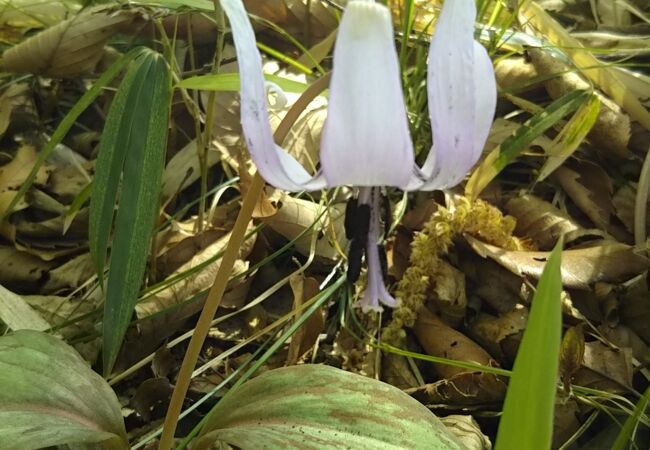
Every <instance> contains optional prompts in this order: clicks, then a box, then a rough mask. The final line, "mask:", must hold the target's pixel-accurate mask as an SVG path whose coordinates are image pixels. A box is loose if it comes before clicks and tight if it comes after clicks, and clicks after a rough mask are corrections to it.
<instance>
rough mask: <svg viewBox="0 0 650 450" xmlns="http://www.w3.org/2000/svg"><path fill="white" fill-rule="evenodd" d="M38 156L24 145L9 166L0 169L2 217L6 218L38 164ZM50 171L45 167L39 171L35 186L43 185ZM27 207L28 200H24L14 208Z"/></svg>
mask: <svg viewBox="0 0 650 450" xmlns="http://www.w3.org/2000/svg"><path fill="white" fill-rule="evenodd" d="M37 158H38V155H37V154H36V150H35V149H34V147H32V146H31V145H23V146H22V147H20V148H19V149H18V152H17V153H16V156H14V159H12V160H11V162H10V163H9V164H5V165H4V166H2V167H0V217H2V216H4V214H5V213H6V211H7V208H8V207H9V205H10V204H11V201H12V200H13V199H14V197H15V196H16V192H17V191H18V189H19V188H20V186H21V185H22V184H23V183H24V182H25V180H26V179H27V177H28V176H29V173H30V172H31V170H32V167H33V166H34V163H35V162H36V159H37ZM49 173H50V170H49V168H48V167H47V166H45V165H43V166H41V168H40V169H39V171H38V173H37V174H36V177H35V178H34V184H36V185H42V184H44V183H45V182H46V181H47V179H48V177H49ZM26 207H27V203H26V200H25V199H24V198H23V199H21V201H20V202H18V204H17V205H16V206H15V207H14V211H17V210H20V209H24V208H26Z"/></svg>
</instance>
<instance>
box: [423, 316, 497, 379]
mask: <svg viewBox="0 0 650 450" xmlns="http://www.w3.org/2000/svg"><path fill="white" fill-rule="evenodd" d="M413 331H414V332H415V335H416V336H417V338H418V341H419V342H420V344H421V345H422V347H423V348H424V350H425V351H426V352H427V353H428V354H429V355H431V356H437V357H441V358H448V359H454V360H458V361H468V362H473V363H478V364H482V365H485V366H487V365H491V364H495V361H494V358H492V356H490V354H489V353H488V352H486V351H485V350H484V349H483V348H481V346H479V345H478V344H477V343H476V342H474V341H472V340H471V339H469V338H468V337H467V336H465V335H464V334H462V333H460V332H458V331H456V330H454V329H453V328H451V327H449V326H448V325H447V324H445V323H444V322H443V321H442V320H440V319H439V318H438V317H437V316H436V315H435V314H433V313H431V312H430V311H429V310H428V309H427V308H421V309H420V311H419V312H418V318H417V321H416V322H415V326H414V327H413ZM435 368H436V371H437V372H438V374H439V375H440V376H441V377H442V378H452V377H453V376H454V375H457V374H459V373H466V372H468V369H463V368H459V367H454V366H450V365H446V364H435Z"/></svg>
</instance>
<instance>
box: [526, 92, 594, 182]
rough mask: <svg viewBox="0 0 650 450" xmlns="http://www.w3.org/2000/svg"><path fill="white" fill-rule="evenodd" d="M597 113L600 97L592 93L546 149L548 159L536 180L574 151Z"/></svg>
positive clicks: (587, 132)
mask: <svg viewBox="0 0 650 450" xmlns="http://www.w3.org/2000/svg"><path fill="white" fill-rule="evenodd" d="M599 113H600V99H599V98H598V96H597V95H592V96H591V98H590V99H589V101H588V102H586V103H584V104H583V105H582V106H580V108H579V109H578V111H576V113H575V114H574V115H573V117H571V119H570V120H569V121H568V122H567V124H566V125H565V127H564V128H562V131H560V134H558V135H557V137H556V138H555V139H553V145H552V146H551V148H549V149H548V151H547V154H548V159H547V160H546V162H545V163H544V166H542V168H541V169H540V171H539V176H538V177H537V182H540V181H543V180H544V179H545V178H546V177H548V176H549V175H550V174H551V173H552V172H553V171H554V170H555V169H557V168H558V167H560V166H561V165H562V163H564V161H566V159H567V158H568V157H569V156H571V155H572V154H573V152H574V151H576V149H577V148H578V146H579V145H580V144H582V141H584V139H585V138H586V137H587V134H589V132H590V131H591V129H592V128H593V126H594V124H595V123H596V120H598V114H599Z"/></svg>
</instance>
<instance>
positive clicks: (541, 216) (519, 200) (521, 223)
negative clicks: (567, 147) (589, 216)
mask: <svg viewBox="0 0 650 450" xmlns="http://www.w3.org/2000/svg"><path fill="white" fill-rule="evenodd" d="M505 207H506V212H507V213H508V214H509V215H511V216H513V217H514V218H515V219H517V228H516V229H515V232H516V234H517V236H521V237H524V238H530V239H532V240H533V241H535V244H536V245H537V247H538V248H539V249H540V250H551V249H552V248H553V246H554V245H555V243H556V242H557V240H558V239H559V238H560V236H564V242H565V244H570V243H571V242H572V241H574V240H576V239H578V238H583V237H585V236H588V237H593V238H599V239H602V238H604V237H605V234H604V233H603V232H602V231H600V230H595V229H585V228H583V227H582V226H580V225H579V224H578V223H577V222H575V221H574V220H573V219H572V218H571V217H570V216H569V215H568V214H566V213H564V212H563V211H561V210H559V209H558V208H556V207H555V206H553V205H551V204H550V203H548V202H545V201H544V200H542V199H540V198H538V197H535V196H534V195H529V194H527V195H522V196H520V197H515V198H513V199H511V200H509V201H508V203H506V206H505Z"/></svg>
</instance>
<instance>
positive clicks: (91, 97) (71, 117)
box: [2, 48, 142, 219]
mask: <svg viewBox="0 0 650 450" xmlns="http://www.w3.org/2000/svg"><path fill="white" fill-rule="evenodd" d="M140 53H142V48H136V49H133V50H131V51H130V52H128V53H126V54H124V55H122V56H121V57H120V58H119V59H118V60H117V61H115V62H114V63H113V64H112V65H111V66H110V67H109V68H108V69H107V70H106V72H104V73H103V74H102V76H100V77H99V78H98V79H97V81H96V82H95V84H93V86H92V87H91V88H90V89H89V90H88V91H87V92H86V93H85V94H84V95H83V96H82V97H81V98H80V99H79V101H78V102H77V103H75V105H74V107H73V108H72V109H71V110H70V111H69V112H68V114H66V116H65V117H64V118H63V120H62V121H61V123H60V124H59V126H58V127H57V128H56V130H55V131H54V133H53V134H52V137H51V138H50V140H49V141H48V142H47V144H45V147H43V149H42V150H41V152H40V153H39V155H38V160H37V161H36V163H34V166H33V167H32V170H31V172H30V173H29V176H28V177H27V179H26V180H25V182H24V183H23V184H22V185H21V186H20V189H19V190H18V192H17V193H16V196H15V197H14V198H13V200H12V201H11V203H10V204H9V206H8V207H7V209H6V210H5V213H4V217H2V218H3V219H4V218H5V217H7V216H8V215H9V214H11V212H12V210H13V209H14V207H15V206H16V205H17V204H18V202H19V201H20V199H22V198H23V196H24V195H25V193H26V192H27V191H28V190H29V188H30V187H31V185H32V183H33V182H34V178H35V177H36V174H37V173H38V171H39V170H40V168H41V166H42V165H43V163H44V162H45V160H46V159H47V157H48V156H50V153H52V151H53V150H54V148H55V147H56V146H57V145H58V144H60V143H61V141H62V140H63V138H64V137H65V135H66V134H68V131H70V128H72V126H73V125H74V124H75V122H76V121H77V119H78V118H79V116H80V115H81V114H82V113H83V112H84V111H85V110H86V108H88V107H89V106H90V105H92V103H93V102H94V101H95V99H96V98H97V97H98V96H99V94H101V93H102V90H103V89H104V88H105V87H106V86H107V85H108V84H109V83H110V82H111V80H113V78H115V76H117V74H118V73H120V72H121V71H122V69H123V68H124V67H125V66H126V65H127V64H128V63H129V62H131V61H132V60H133V59H134V58H136V57H137V56H138V55H140Z"/></svg>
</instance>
